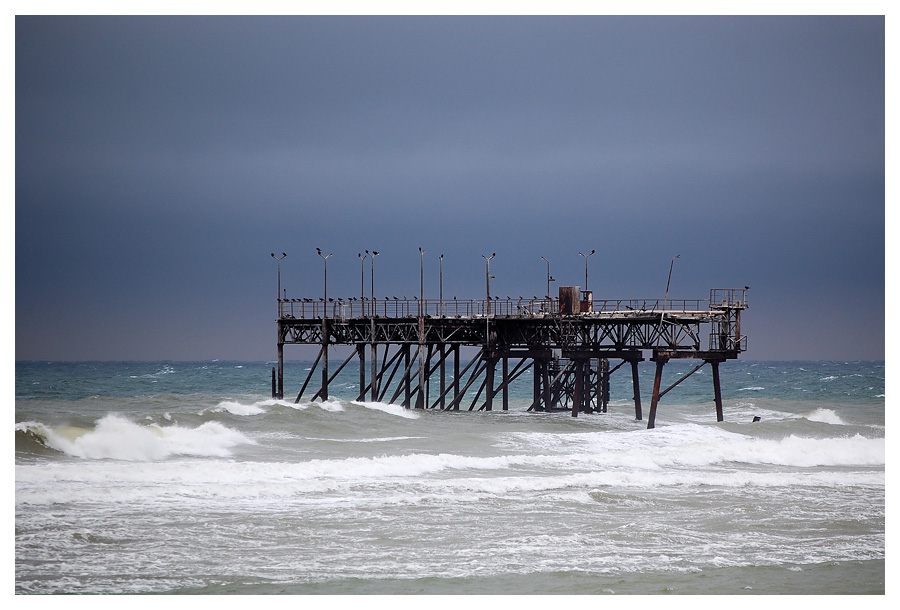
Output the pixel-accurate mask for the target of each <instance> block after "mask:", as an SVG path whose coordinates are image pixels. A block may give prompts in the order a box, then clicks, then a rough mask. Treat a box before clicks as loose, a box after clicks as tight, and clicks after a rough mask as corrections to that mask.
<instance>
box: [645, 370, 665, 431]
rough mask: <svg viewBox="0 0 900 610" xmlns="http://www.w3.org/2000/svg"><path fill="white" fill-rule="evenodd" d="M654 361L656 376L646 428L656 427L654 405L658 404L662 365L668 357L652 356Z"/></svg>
mask: <svg viewBox="0 0 900 610" xmlns="http://www.w3.org/2000/svg"><path fill="white" fill-rule="evenodd" d="M652 360H653V361H654V362H656V377H654V379H653V397H652V398H651V399H650V418H649V419H648V420H647V429H648V430H650V429H651V428H655V427H656V407H657V405H659V386H660V384H661V382H662V373H663V367H664V366H665V365H666V362H668V361H669V359H668V358H667V357H665V356H662V357H660V356H656V357H654V358H652Z"/></svg>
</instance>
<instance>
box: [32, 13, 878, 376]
mask: <svg viewBox="0 0 900 610" xmlns="http://www.w3.org/2000/svg"><path fill="white" fill-rule="evenodd" d="M15 128H16V142H15V151H16V153H15V168H16V169H15V201H16V205H15V284H16V290H15V302H16V313H15V331H16V332H15V345H16V348H15V349H16V353H15V357H16V359H19V360H25V359H41V360H44V359H46V360H87V359H106V360H124V359H127V360H147V359H173V360H183V359H213V358H220V359H254V360H271V359H273V358H274V357H275V355H276V349H275V341H276V332H275V322H274V317H275V302H274V301H275V293H276V290H277V289H276V263H275V261H273V260H272V258H271V256H270V252H276V253H281V252H285V253H287V258H286V259H285V260H284V261H283V262H282V266H281V272H282V286H283V287H284V288H285V289H286V291H287V296H288V297H293V298H298V297H312V298H318V297H320V296H322V291H323V263H322V259H321V258H319V257H318V256H317V255H316V247H319V248H321V249H322V250H323V251H324V252H325V253H333V256H332V257H331V258H330V259H329V262H328V293H329V296H334V297H337V296H344V297H351V296H355V295H358V294H359V291H360V260H359V258H358V257H357V253H358V252H362V251H364V250H366V249H369V250H377V251H379V252H380V253H381V254H380V255H379V256H378V258H377V259H376V266H375V284H376V295H377V296H379V297H382V298H383V297H385V296H401V297H402V296H404V295H406V296H409V297H412V296H413V295H418V292H419V263H420V256H419V252H418V248H419V247H420V246H421V247H422V248H424V249H425V295H426V297H432V298H436V297H437V294H438V269H439V266H438V257H439V255H440V254H444V263H443V270H444V283H443V290H444V295H445V297H449V296H458V297H459V298H482V297H483V294H484V259H483V258H482V255H483V254H484V255H490V254H491V253H492V252H496V258H495V259H494V260H493V261H492V262H491V273H492V275H494V276H495V278H496V279H494V280H492V284H491V291H492V294H494V295H499V296H500V297H501V298H504V297H506V296H511V297H513V298H518V297H519V296H527V297H531V296H534V295H538V296H540V295H543V294H544V293H545V292H546V264H545V263H544V261H543V260H541V257H542V256H545V257H547V258H548V259H549V260H550V264H551V273H552V274H553V276H554V277H555V278H556V280H557V282H556V283H555V286H565V285H580V286H582V287H584V286H583V284H584V258H583V257H582V256H580V255H579V252H585V253H587V252H589V251H590V250H591V249H596V250H597V254H596V255H594V256H592V257H591V258H590V259H589V273H590V277H589V286H588V287H589V288H590V289H591V290H593V292H594V297H595V298H614V299H629V298H651V299H657V298H661V297H662V296H663V293H664V291H665V286H666V280H667V276H668V272H669V265H670V261H671V260H672V257H673V256H674V255H676V254H680V255H681V257H680V258H679V259H677V261H676V263H675V266H674V271H673V275H672V283H671V288H670V291H669V297H670V298H674V299H695V298H699V299H704V298H708V297H709V290H710V288H735V287H743V286H745V285H747V286H750V291H749V294H748V296H749V303H750V308H749V309H748V310H747V311H746V312H745V314H744V318H743V326H744V328H743V330H744V332H745V333H746V334H748V335H749V350H748V352H747V353H746V355H745V358H746V359H749V360H779V359H785V360H787V359H882V358H884V353H885V352H884V345H885V341H884V333H885V324H884V317H885V310H884V302H885V20H884V18H883V17H880V16H876V17H803V16H801V17H709V18H705V17H577V18H569V17H496V18H486V17H397V18H394V17H277V18H270V17H233V18H230V17H221V18H211V17H119V18H110V17H17V18H16V20H15ZM368 273H369V268H368V266H367V267H366V291H368V290H369V288H368ZM555 286H554V288H553V289H552V290H554V291H555V290H556V288H555ZM298 354H299V352H286V356H287V357H289V358H290V357H292V356H294V355H298Z"/></svg>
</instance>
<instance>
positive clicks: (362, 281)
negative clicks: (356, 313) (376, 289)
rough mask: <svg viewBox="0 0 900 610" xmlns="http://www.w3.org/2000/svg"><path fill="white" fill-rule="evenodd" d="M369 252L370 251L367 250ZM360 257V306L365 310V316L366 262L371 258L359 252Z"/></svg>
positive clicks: (357, 254)
mask: <svg viewBox="0 0 900 610" xmlns="http://www.w3.org/2000/svg"><path fill="white" fill-rule="evenodd" d="M367 252H368V250H367ZM356 256H358V257H359V304H360V306H361V307H362V308H363V311H362V313H363V315H365V313H366V280H365V261H366V259H367V258H369V255H368V254H363V253H362V252H357V253H356Z"/></svg>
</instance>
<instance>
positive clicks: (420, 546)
mask: <svg viewBox="0 0 900 610" xmlns="http://www.w3.org/2000/svg"><path fill="white" fill-rule="evenodd" d="M273 366H274V363H273V362H235V361H228V362H226V361H206V362H169V361H165V362H17V363H16V364H15V405H16V409H15V436H16V448H15V593H16V594H20V595H22V594H89V595H108V594H115V595H122V594H132V595H133V594H177V595H192V594H213V595H224V594H246V595H249V594H253V595H256V594H301V595H329V596H331V595H342V596H347V595H480V596H487V595H516V596H519V595H535V596H536V595H571V596H577V595H658V594H660V595H661V594H672V595H678V594H682V595H685V594H687V595H736V596H747V595H797V594H799V595H830V594H855V595H869V594H873V595H883V594H885V593H886V590H885V512H886V508H885V507H886V502H885V364H884V362H753V361H743V360H740V361H729V362H727V363H725V364H723V365H722V366H721V368H720V371H721V383H722V394H723V400H724V421H723V422H717V421H716V413H715V405H714V402H713V386H712V372H711V371H710V370H709V368H708V367H704V368H701V369H700V370H699V371H698V372H697V373H695V374H694V375H691V376H690V377H688V378H687V379H685V380H684V382H683V383H681V384H679V385H678V386H677V387H675V388H674V389H672V390H671V391H670V392H669V393H667V394H666V395H665V396H664V397H663V398H662V400H661V401H660V404H659V409H658V413H657V418H656V427H655V428H653V429H647V421H646V419H647V413H648V411H649V404H650V396H649V391H650V389H651V388H652V383H653V374H654V365H653V363H650V362H644V363H641V365H640V381H641V388H642V393H643V396H642V402H643V411H644V418H643V419H642V420H637V419H636V418H635V412H634V402H633V399H632V394H633V392H632V382H631V373H630V369H629V367H623V368H622V369H621V370H618V371H615V372H614V373H613V374H612V379H611V388H610V403H609V408H608V412H606V413H590V414H588V413H582V414H579V416H578V417H572V415H571V413H569V412H550V413H537V412H530V411H529V410H528V407H529V406H530V404H531V392H532V379H531V375H530V373H526V374H525V375H523V376H522V377H520V378H518V379H517V380H516V381H515V382H514V383H513V384H512V387H511V389H510V395H509V408H508V410H505V411H504V410H502V409H501V408H500V404H501V403H500V401H499V399H498V400H497V401H495V403H494V404H495V408H494V410H492V411H490V412H488V411H483V410H481V411H479V410H478V409H477V408H476V409H474V410H472V411H469V410H468V403H467V402H464V403H463V408H462V409H461V410H460V411H456V412H455V411H441V410H414V409H413V410H410V409H405V408H403V407H402V406H400V405H394V404H387V403H384V402H369V401H357V400H356V397H357V394H358V390H359V388H358V383H359V375H358V372H357V370H354V365H353V364H352V363H351V364H350V365H348V366H347V367H346V369H345V370H344V371H342V372H341V374H340V375H339V376H338V377H337V378H336V379H335V380H334V381H333V382H332V383H331V385H330V393H331V395H330V396H329V398H328V399H327V400H324V401H323V400H315V401H311V400H310V399H309V398H310V396H308V395H307V396H304V398H302V399H301V400H299V401H296V400H295V399H296V395H297V393H299V388H300V386H301V384H302V381H303V379H305V377H306V376H307V375H308V371H309V369H310V367H311V366H312V363H311V362H302V361H293V362H287V363H286V365H285V379H286V381H285V398H284V399H283V400H276V399H273V398H272V397H271V394H272V392H271V371H272V367H273ZM692 367H693V363H689V362H679V361H671V362H670V363H669V364H668V365H666V367H665V369H664V374H663V384H664V385H669V384H671V383H673V382H674V381H676V380H677V379H678V378H679V377H681V376H684V375H686V374H687V373H688V372H689V371H690V368H692ZM315 378H316V379H318V377H315ZM476 385H477V384H476ZM432 387H436V386H434V385H433V386H432ZM307 394H312V393H311V392H307Z"/></svg>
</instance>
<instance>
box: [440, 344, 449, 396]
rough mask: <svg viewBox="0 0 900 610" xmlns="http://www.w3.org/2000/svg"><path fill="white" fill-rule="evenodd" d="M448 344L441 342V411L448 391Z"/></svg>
mask: <svg viewBox="0 0 900 610" xmlns="http://www.w3.org/2000/svg"><path fill="white" fill-rule="evenodd" d="M447 354H448V351H447V346H446V345H444V344H443V343H442V344H441V355H440V358H441V400H440V408H441V411H443V410H444V405H445V400H444V396H445V395H446V393H447V387H446V386H447Z"/></svg>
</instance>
